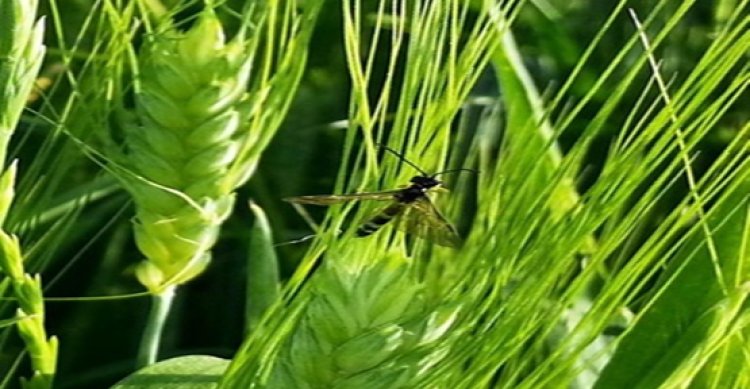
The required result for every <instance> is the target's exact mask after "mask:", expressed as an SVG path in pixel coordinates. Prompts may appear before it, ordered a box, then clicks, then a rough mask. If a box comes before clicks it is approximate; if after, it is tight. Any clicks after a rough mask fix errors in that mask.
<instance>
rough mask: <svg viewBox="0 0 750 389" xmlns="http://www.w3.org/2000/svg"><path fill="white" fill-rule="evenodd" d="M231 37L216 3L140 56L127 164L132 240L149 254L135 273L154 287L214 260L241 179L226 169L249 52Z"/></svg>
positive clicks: (234, 150) (245, 101) (244, 112)
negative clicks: (185, 28)
mask: <svg viewBox="0 0 750 389" xmlns="http://www.w3.org/2000/svg"><path fill="white" fill-rule="evenodd" d="M246 46H247V43H246V41H244V40H242V38H241V37H239V36H238V37H237V38H235V39H234V40H232V41H231V42H229V43H226V42H225V37H224V32H223V30H222V27H221V24H220V23H219V20H218V19H217V17H216V15H215V14H214V12H213V11H212V10H211V9H207V10H205V11H203V13H202V14H201V15H200V17H199V19H198V20H197V22H196V24H195V25H194V26H193V27H192V28H190V29H189V30H188V31H186V32H184V33H183V32H179V31H177V30H176V29H175V28H174V26H173V25H171V24H170V25H168V26H167V28H166V30H165V31H164V32H160V33H158V34H156V35H155V36H154V37H153V38H152V39H151V40H150V41H149V42H147V43H146V44H145V46H144V47H143V49H142V50H141V53H140V55H139V61H138V63H139V69H138V72H139V75H138V85H137V90H136V94H135V106H136V110H135V120H133V121H132V122H130V123H128V124H126V125H125V132H124V133H125V146H126V149H125V152H124V155H122V156H121V157H122V158H119V159H121V160H122V165H124V166H125V167H127V168H128V169H130V170H131V171H132V172H134V173H135V174H134V175H132V174H131V176H130V177H126V180H125V181H126V186H127V188H128V189H129V191H130V192H131V193H132V195H133V198H134V202H135V205H136V220H135V226H134V229H135V239H136V243H137V245H138V248H139V249H140V250H141V252H142V253H143V254H144V255H145V257H146V260H145V261H143V262H141V263H140V264H139V265H138V267H137V268H136V275H137V277H138V280H139V281H140V282H141V283H142V284H143V285H144V286H146V287H147V288H148V289H149V290H151V291H152V292H157V293H158V292H159V291H161V290H164V289H165V288H166V287H168V286H171V285H178V284H181V283H184V282H186V281H188V280H190V279H191V278H193V277H195V276H197V275H198V274H200V273H201V272H202V271H203V270H204V269H205V268H206V266H207V265H208V263H209V261H210V258H211V255H210V252H209V250H210V248H211V247H212V246H213V244H214V243H215V241H216V238H217V235H218V230H219V226H220V224H221V223H222V222H223V221H224V220H225V219H226V218H227V216H228V215H229V213H230V211H231V209H232V206H233V204H234V194H233V192H232V190H233V189H234V188H235V187H236V186H237V185H238V184H239V183H237V182H232V181H231V177H233V176H232V175H230V174H227V173H228V171H229V169H230V165H231V164H232V163H233V162H234V161H235V159H236V157H237V155H238V153H239V152H240V150H241V148H242V146H243V144H244V142H245V141H246V139H245V138H246V137H247V135H246V132H242V131H241V130H242V129H243V128H245V127H246V124H247V122H248V121H249V119H250V112H251V109H250V97H249V96H248V95H247V93H246V87H247V84H248V79H249V77H250V68H251V63H252V55H250V54H248V53H250V52H251V50H248V49H247V47H246Z"/></svg>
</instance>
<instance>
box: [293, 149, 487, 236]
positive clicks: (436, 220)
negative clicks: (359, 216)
mask: <svg viewBox="0 0 750 389" xmlns="http://www.w3.org/2000/svg"><path fill="white" fill-rule="evenodd" d="M381 147H382V148H384V149H385V150H387V151H389V152H391V153H393V154H394V155H396V156H397V157H398V158H399V159H401V160H402V161H404V162H405V163H407V164H409V165H410V166H411V167H413V168H414V169H416V170H417V171H418V172H419V173H420V174H419V175H417V176H414V177H412V178H411V180H409V185H408V186H406V187H405V188H402V189H396V190H388V191H383V192H363V193H349V194H339V195H335V194H334V195H317V196H297V197H288V198H285V199H284V201H288V202H291V203H296V204H311V205H333V204H339V203H344V202H348V201H358V200H375V201H389V202H390V203H389V204H388V205H386V206H385V207H383V208H381V209H380V210H378V212H377V213H375V215H374V216H372V217H371V218H369V219H368V220H367V221H366V222H365V223H364V224H362V225H360V226H359V228H357V232H356V234H357V236H360V237H364V236H368V235H371V234H373V233H375V232H376V231H378V230H379V229H380V228H381V227H382V226H384V225H385V224H387V223H389V222H390V221H392V220H395V223H396V227H397V228H398V229H400V230H402V231H405V232H407V233H410V234H413V235H415V236H418V237H420V238H423V239H427V240H430V241H433V242H435V243H437V244H439V245H441V246H448V247H458V246H459V245H460V244H461V238H460V237H459V236H458V233H457V232H456V228H455V227H453V225H452V224H451V223H450V222H449V221H448V219H446V218H445V217H444V216H443V215H442V214H441V213H440V211H439V210H438V209H437V207H435V205H434V204H433V203H432V201H431V200H430V198H429V197H428V196H427V192H429V191H431V190H437V189H438V188H439V187H440V185H441V184H442V182H441V181H440V180H438V179H437V178H436V177H437V176H438V175H440V174H445V173H450V172H457V171H470V172H475V173H476V171H474V170H471V169H451V170H444V171H441V172H437V173H434V174H428V173H427V172H425V171H424V170H422V169H420V168H419V167H418V166H417V165H416V164H414V163H412V162H410V161H409V160H407V159H406V158H405V157H404V156H403V155H401V154H400V153H398V152H397V151H395V150H393V149H391V148H389V147H387V146H382V145H381Z"/></svg>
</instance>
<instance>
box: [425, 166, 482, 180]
mask: <svg viewBox="0 0 750 389" xmlns="http://www.w3.org/2000/svg"><path fill="white" fill-rule="evenodd" d="M455 172H472V173H474V174H479V170H474V169H467V168H460V169H448V170H443V171H442V172H437V173H435V174H433V175H432V176H431V177H432V178H435V177H437V176H438V175H439V174H445V173H455Z"/></svg>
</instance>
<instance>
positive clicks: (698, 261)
mask: <svg viewBox="0 0 750 389" xmlns="http://www.w3.org/2000/svg"><path fill="white" fill-rule="evenodd" d="M748 190H750V181H745V182H743V183H742V185H739V186H738V187H735V188H734V191H733V192H731V194H729V195H727V196H726V197H724V198H723V199H722V200H723V201H721V202H720V203H719V204H718V205H717V206H716V207H715V208H714V209H713V210H712V212H711V213H710V214H709V215H708V217H707V219H706V220H705V223H706V224H707V226H708V228H709V229H710V231H712V233H711V235H710V236H708V237H707V236H706V235H705V234H704V230H703V229H702V228H693V229H692V230H691V232H690V234H689V236H688V239H687V240H686V241H685V243H684V244H683V245H682V247H680V249H679V250H678V251H677V253H676V254H675V255H674V257H673V258H674V259H675V260H673V261H671V262H670V264H669V266H668V268H667V269H666V271H665V274H664V276H663V277H662V280H663V284H664V287H663V291H662V293H661V294H660V295H658V297H656V298H655V301H654V303H653V304H652V305H651V306H650V307H649V308H648V309H647V310H646V312H645V313H644V314H643V315H642V317H641V318H640V319H639V320H638V321H637V322H636V324H635V325H634V328H633V329H632V330H631V331H630V332H629V333H628V334H627V335H626V336H625V337H624V338H623V339H622V341H621V342H620V344H619V346H618V348H617V351H616V352H615V354H614V356H613V357H612V359H611V361H610V363H609V364H608V365H607V367H606V368H605V369H604V371H603V372H602V375H601V376H600V378H599V380H598V381H597V384H596V386H595V388H607V389H610V388H611V389H617V388H633V387H637V388H657V387H662V385H664V384H665V383H666V382H667V380H669V379H670V375H672V377H674V376H676V375H678V374H679V372H680V370H681V369H685V370H688V369H691V368H696V367H700V366H701V364H698V363H699V361H700V360H701V359H703V362H705V359H706V358H707V357H709V356H710V354H705V353H708V352H709V351H707V349H708V348H709V346H707V345H711V344H712V343H713V344H714V345H716V344H718V343H719V342H721V341H725V340H726V339H725V338H727V337H730V336H731V335H732V334H731V333H728V332H729V331H728V329H727V326H729V323H731V322H732V321H734V320H735V319H736V315H737V312H736V306H737V305H740V304H742V301H743V300H744V296H746V294H747V291H745V290H744V288H743V287H742V286H741V285H737V282H741V280H742V279H747V273H748V269H747V268H744V269H743V268H741V266H742V265H743V261H744V257H745V254H744V252H743V240H744V239H743V237H744V236H746V234H747V230H746V226H747V216H748V214H747V206H748V200H747V197H746V196H747V195H746V193H747V192H748ZM698 223H702V221H699V222H698ZM696 227H700V225H697V226H696ZM708 241H712V242H713V246H714V247H715V250H716V255H717V257H716V258H714V257H713V256H712V253H711V250H709V246H708V244H707V242H708ZM683 258H684V259H685V260H681V259H683ZM717 264H718V265H719V266H720V267H721V269H722V271H721V273H718V270H717V267H716V265H717ZM744 266H747V265H746V264H745V265H744ZM735 277H736V278H735ZM725 288H728V289H729V291H728V292H725V291H724V289H725ZM727 293H728V295H725V294H727ZM739 352H741V351H739ZM695 365H697V366H695ZM633 372H638V374H633Z"/></svg>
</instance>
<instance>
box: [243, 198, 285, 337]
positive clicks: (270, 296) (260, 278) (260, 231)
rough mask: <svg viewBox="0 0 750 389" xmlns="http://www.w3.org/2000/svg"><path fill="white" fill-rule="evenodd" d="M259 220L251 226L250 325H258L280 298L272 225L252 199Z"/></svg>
mask: <svg viewBox="0 0 750 389" xmlns="http://www.w3.org/2000/svg"><path fill="white" fill-rule="evenodd" d="M250 209H251V210H252V211H253V214H255V224H253V228H252V230H250V248H249V251H248V260H247V303H246V308H245V315H246V316H245V317H246V325H247V328H248V329H251V328H253V327H255V325H256V324H257V323H258V321H260V319H261V317H263V314H264V313H265V312H266V310H267V309H268V308H269V307H270V306H271V305H272V304H273V303H274V302H275V301H276V300H277V299H278V298H279V261H278V258H276V252H275V251H274V249H273V236H272V234H271V225H270V224H269V223H268V218H267V217H266V214H265V212H263V208H261V207H259V206H258V205H256V204H254V203H250Z"/></svg>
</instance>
